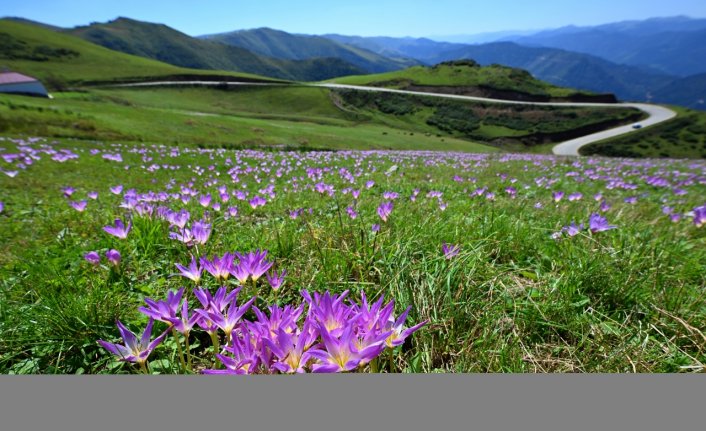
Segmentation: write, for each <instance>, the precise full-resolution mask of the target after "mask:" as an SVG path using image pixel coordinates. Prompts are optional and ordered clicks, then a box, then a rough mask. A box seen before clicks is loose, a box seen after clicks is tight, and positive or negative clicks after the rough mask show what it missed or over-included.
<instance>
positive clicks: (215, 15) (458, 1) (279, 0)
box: [0, 0, 706, 37]
mask: <svg viewBox="0 0 706 431" xmlns="http://www.w3.org/2000/svg"><path fill="white" fill-rule="evenodd" d="M674 15H689V16H692V17H699V18H706V1H704V0H668V1H665V0H580V1H576V0H533V1H532V0H512V1H510V0H470V1H463V0H390V1H388V0H357V1H349V2H337V1H332V0H328V1H323V0H304V1H296V0H250V1H240V0H237V1H233V0H231V1H226V0H201V1H193V0H192V1H180V0H172V1H167V0H139V1H138V0H121V1H102V0H72V1H66V0H3V1H2V4H0V16H20V17H23V18H28V19H33V20H36V21H41V22H45V23H48V24H54V25H59V26H63V27H72V26H75V25H86V24H88V23H90V22H93V21H99V22H105V21H108V20H111V19H114V18H116V17H118V16H126V17H130V18H134V19H138V20H142V21H150V22H158V23H163V24H167V25H169V26H170V27H173V28H176V29H177V30H180V31H182V32H184V33H187V34H190V35H192V36H195V35H201V34H209V33H218V32H225V31H231V30H238V29H249V28H256V27H271V28H276V29H280V30H284V31H288V32H292V33H308V34H324V33H340V34H348V35H361V36H377V35H385V36H415V37H419V36H432V35H454V34H476V33H484V32H494V31H503V30H526V29H545V28H555V27H561V26H565V25H569V24H574V25H595V24H603V23H608V22H615V21H622V20H627V19H645V18H649V17H656V16H674Z"/></svg>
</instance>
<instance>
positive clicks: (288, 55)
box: [199, 28, 420, 73]
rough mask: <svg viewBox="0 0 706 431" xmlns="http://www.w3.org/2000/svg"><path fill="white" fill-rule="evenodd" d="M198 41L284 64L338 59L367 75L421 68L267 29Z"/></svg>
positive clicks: (405, 60) (327, 41) (404, 60)
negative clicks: (219, 43)
mask: <svg viewBox="0 0 706 431" xmlns="http://www.w3.org/2000/svg"><path fill="white" fill-rule="evenodd" d="M199 39H205V40H210V41H217V42H221V43H224V44H227V45H231V46H237V47H240V48H244V49H247V50H248V51H251V52H253V53H255V54H259V55H266V56H268V57H273V58H279V59H286V60H307V59H311V58H320V57H335V58H340V59H342V60H345V61H347V62H349V63H351V64H352V65H354V66H356V67H358V68H360V69H362V70H364V71H366V72H368V73H378V72H389V71H391V70H399V69H403V68H406V67H411V66H416V65H418V64H420V63H419V62H418V61H416V60H413V59H411V58H402V57H401V56H400V57H395V56H384V55H381V54H378V53H376V52H373V51H369V50H368V49H365V48H361V47H358V46H354V45H348V44H344V43H339V42H337V41H335V40H331V39H328V38H326V37H322V36H313V35H297V34H291V33H287V32H284V31H280V30H273V29H270V28H258V29H253V30H238V31H233V32H229V33H220V34H212V35H205V36H200V37H199Z"/></svg>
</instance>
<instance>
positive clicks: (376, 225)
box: [371, 224, 380, 232]
mask: <svg viewBox="0 0 706 431" xmlns="http://www.w3.org/2000/svg"><path fill="white" fill-rule="evenodd" d="M371 230H372V231H373V232H380V225H379V224H374V225H373V226H372V228H371Z"/></svg>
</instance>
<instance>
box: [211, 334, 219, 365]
mask: <svg viewBox="0 0 706 431" xmlns="http://www.w3.org/2000/svg"><path fill="white" fill-rule="evenodd" d="M209 335H210V336H211V342H212V343H213V367H214V368H218V358H217V357H216V355H217V354H218V353H220V349H221V348H220V343H219V342H218V334H216V333H215V332H211V333H210V334H209Z"/></svg>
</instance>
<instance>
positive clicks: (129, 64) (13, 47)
mask: <svg viewBox="0 0 706 431" xmlns="http://www.w3.org/2000/svg"><path fill="white" fill-rule="evenodd" d="M0 67H5V68H9V69H11V70H14V71H17V72H21V73H25V74H28V75H32V76H35V77H37V78H39V79H40V80H42V81H44V82H45V83H48V84H50V85H51V84H52V83H55V84H57V85H58V84H60V83H61V82H66V83H71V84H76V83H81V82H86V81H114V80H124V79H129V78H137V77H146V78H149V77H156V76H170V75H183V74H202V75H203V74H215V73H216V72H204V71H196V70H194V69H187V68H182V67H176V66H173V65H169V64H165V63H161V62H158V61H154V60H149V59H146V58H141V57H136V56H134V55H128V54H123V53H120V52H116V51H112V50H109V49H106V48H103V47H101V46H98V45H95V44H92V43H90V42H86V41H84V40H82V39H79V38H77V37H75V36H71V35H68V34H62V33H57V32H55V31H52V30H49V29H46V28H43V27H41V26H37V25H31V24H25V23H18V22H14V21H12V20H6V19H2V20H0ZM221 73H222V72H221ZM233 76H236V75H235V74H233ZM239 76H244V77H249V78H259V77H255V76H254V75H239Z"/></svg>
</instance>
